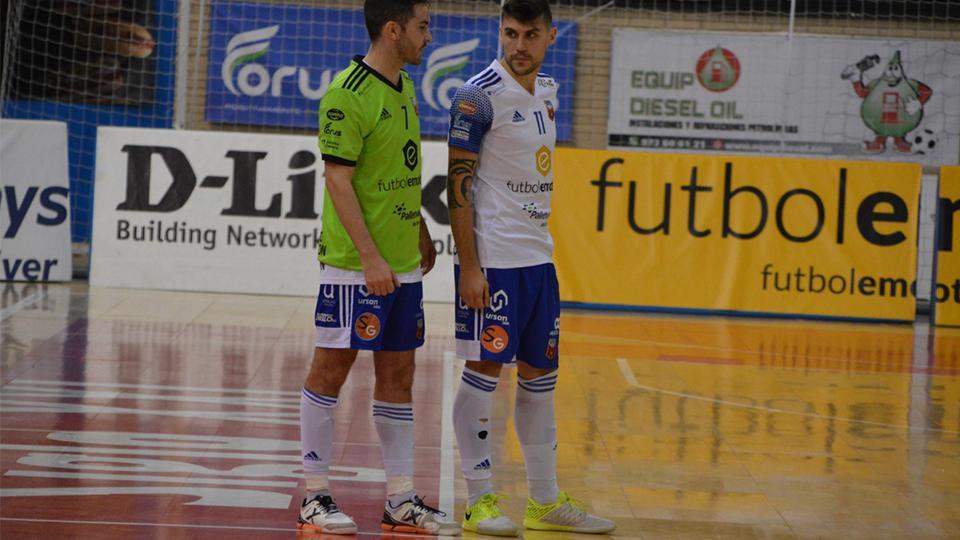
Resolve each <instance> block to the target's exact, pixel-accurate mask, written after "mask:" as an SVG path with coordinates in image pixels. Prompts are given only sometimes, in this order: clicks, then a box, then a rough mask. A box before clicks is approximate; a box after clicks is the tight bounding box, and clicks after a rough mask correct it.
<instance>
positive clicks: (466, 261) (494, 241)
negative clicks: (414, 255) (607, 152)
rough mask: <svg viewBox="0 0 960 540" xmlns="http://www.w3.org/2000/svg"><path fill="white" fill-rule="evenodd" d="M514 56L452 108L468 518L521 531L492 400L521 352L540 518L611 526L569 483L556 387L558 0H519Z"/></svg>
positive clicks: (531, 507)
mask: <svg viewBox="0 0 960 540" xmlns="http://www.w3.org/2000/svg"><path fill="white" fill-rule="evenodd" d="M500 40H501V43H502V45H503V51H504V56H503V58H502V59H500V60H496V61H494V62H493V63H491V64H490V66H489V67H488V68H487V69H485V70H483V71H481V72H480V73H478V74H477V75H476V76H474V77H472V78H471V79H469V80H468V81H467V83H466V84H465V85H464V86H463V87H461V88H460V89H459V90H458V91H457V93H456V96H455V97H454V100H453V104H452V106H451V109H450V133H449V139H448V145H449V150H450V157H449V159H450V166H449V174H448V182H449V183H448V186H447V193H448V205H449V207H450V223H451V227H452V229H453V236H454V240H455V241H456V244H457V251H458V257H459V259H458V264H457V266H456V269H455V276H456V277H455V280H456V284H457V298H456V300H457V309H456V338H457V354H458V355H459V356H460V358H462V359H464V360H466V361H467V362H466V367H465V369H464V371H463V377H462V380H461V383H460V388H459V390H458V392H457V397H456V400H455V402H454V410H453V421H454V429H455V432H456V435H457V443H458V445H459V447H460V461H461V468H462V471H463V475H464V478H465V479H466V481H467V488H468V492H469V493H468V495H469V500H468V503H467V509H466V512H465V514H464V521H463V528H464V529H466V530H469V531H475V532H478V533H481V534H494V535H503V536H515V535H517V534H518V533H519V527H518V526H517V525H516V524H515V523H514V522H513V521H511V520H510V518H508V517H507V516H506V515H504V514H503V513H502V512H501V510H500V507H499V505H498V504H497V500H498V496H497V495H496V494H495V493H494V491H493V486H492V483H491V478H492V474H491V468H492V466H493V463H492V459H491V456H490V439H489V436H490V433H489V430H490V421H489V419H490V410H491V401H492V395H493V391H494V389H495V388H496V386H497V382H498V381H499V377H500V371H501V368H502V366H503V364H506V363H511V362H513V361H514V360H516V362H517V368H518V387H517V399H516V411H515V422H514V423H515V425H516V429H517V437H518V439H519V440H520V444H521V446H522V448H523V454H524V458H525V461H526V469H527V484H528V487H529V494H530V497H529V499H528V500H527V510H526V514H525V516H524V520H523V525H524V527H526V528H528V529H535V530H552V531H571V532H584V533H606V532H609V531H611V530H613V529H614V527H615V525H614V524H613V523H612V522H611V521H609V520H606V519H603V518H599V517H596V516H593V515H591V514H589V513H587V512H586V511H585V510H583V506H582V504H581V503H579V502H577V501H575V500H574V499H572V498H571V497H570V496H569V495H567V494H566V493H564V492H562V491H560V490H559V488H558V487H557V478H556V450H557V438H556V433H557V424H556V417H555V415H554V387H555V386H556V381H557V368H558V366H559V363H558V359H559V339H560V294H559V287H558V284H557V277H556V270H555V269H554V266H553V263H552V259H553V242H552V240H551V237H550V232H549V230H548V228H547V220H548V218H549V217H550V199H551V195H552V192H553V155H554V149H555V146H556V137H557V133H556V121H555V119H556V111H557V108H558V107H559V106H560V103H559V102H558V100H557V83H556V82H555V81H554V80H553V79H551V78H550V77H549V76H547V75H544V74H541V73H538V69H539V68H540V65H541V64H542V63H543V59H544V57H545V56H546V53H547V47H548V46H549V45H550V44H552V43H553V42H554V41H555V40H556V28H554V27H553V24H552V16H551V13H550V6H549V4H548V2H547V0H508V1H507V2H505V3H504V5H503V13H502V18H501V28H500Z"/></svg>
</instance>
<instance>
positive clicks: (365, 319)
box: [353, 313, 380, 341]
mask: <svg viewBox="0 0 960 540" xmlns="http://www.w3.org/2000/svg"><path fill="white" fill-rule="evenodd" d="M353 331H354V333H356V334H357V337H358V338H360V339H362V340H364V341H370V340H373V339H376V338H377V336H379V335H380V319H378V318H377V316H376V315H374V314H373V313H361V314H360V316H359V317H357V322H356V324H354V326H353Z"/></svg>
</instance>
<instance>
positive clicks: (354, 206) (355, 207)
mask: <svg viewBox="0 0 960 540" xmlns="http://www.w3.org/2000/svg"><path fill="white" fill-rule="evenodd" d="M353 171H354V167H350V166H347V165H340V164H338V163H333V162H329V161H328V162H326V178H327V179H326V188H327V193H328V194H329V195H330V199H331V200H332V201H333V207H334V208H336V209H337V215H338V216H340V221H341V222H342V223H343V228H344V229H346V231H347V234H348V235H349V236H350V240H352V241H353V245H354V246H356V248H357V252H358V253H359V254H360V264H361V266H362V267H363V278H364V280H366V284H367V289H368V290H369V291H370V292H371V293H373V294H376V295H378V296H385V295H388V294H390V293H392V292H393V291H394V289H396V288H397V287H399V286H400V280H399V279H398V278H397V275H396V274H394V273H393V270H392V269H391V268H390V265H388V264H387V261H385V260H384V259H383V256H382V255H381V254H380V251H379V250H377V245H376V244H374V243H373V238H372V237H371V236H370V231H369V230H368V229H367V225H366V224H365V223H364V222H363V214H362V213H361V211H360V202H359V201H358V200H357V194H356V192H354V191H353V184H352V182H351V181H352V179H353Z"/></svg>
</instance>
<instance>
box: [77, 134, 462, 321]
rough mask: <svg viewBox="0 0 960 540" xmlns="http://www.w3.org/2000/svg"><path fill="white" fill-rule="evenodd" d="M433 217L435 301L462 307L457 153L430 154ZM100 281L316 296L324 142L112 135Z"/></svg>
mask: <svg viewBox="0 0 960 540" xmlns="http://www.w3.org/2000/svg"><path fill="white" fill-rule="evenodd" d="M422 155H423V159H424V163H423V190H424V201H425V204H424V209H423V215H424V216H425V217H426V218H427V225H428V227H429V228H430V232H431V234H432V235H433V238H434V243H435V244H436V246H437V251H439V252H440V256H439V257H438V260H437V265H436V267H435V268H434V270H433V271H432V272H431V273H430V274H429V275H428V276H427V277H426V278H425V281H424V299H425V300H427V301H440V302H452V301H453V290H454V289H453V262H452V259H453V257H452V249H451V247H452V239H451V235H450V227H449V225H446V223H447V219H446V206H445V205H444V204H443V203H442V202H440V196H441V194H442V192H443V187H444V186H445V184H446V168H447V149H446V146H445V145H444V144H441V143H430V142H428V143H424V144H423V152H422ZM96 182H97V183H96V186H95V197H94V219H93V250H92V268H91V274H90V282H91V283H92V284H94V285H106V286H118V287H136V288H151V289H170V290H186V291H208V292H235V293H253V294H280V295H295V296H315V295H316V294H317V287H318V285H319V281H318V279H319V263H318V262H317V254H316V251H317V248H316V244H317V240H318V238H319V236H320V229H321V222H320V213H321V211H322V207H323V161H321V159H320V154H319V152H318V149H317V140H316V137H312V136H288V135H262V134H243V133H214V132H199V131H174V130H159V129H131V128H106V127H104V128H100V129H99V130H98V133H97V181H96Z"/></svg>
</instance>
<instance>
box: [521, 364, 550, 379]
mask: <svg viewBox="0 0 960 540" xmlns="http://www.w3.org/2000/svg"><path fill="white" fill-rule="evenodd" d="M555 371H557V368H555V367H549V368H538V367H534V366H531V365H530V364H528V363H526V362H524V361H523V360H518V361H517V375H519V376H520V377H521V378H523V379H537V378H539V377H543V376H544V375H549V374H551V373H553V372H555Z"/></svg>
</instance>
